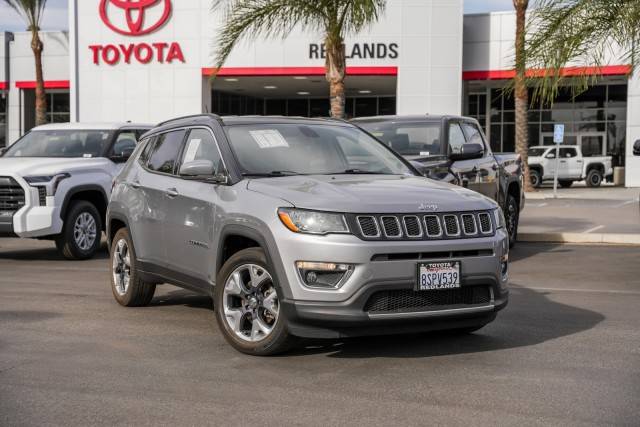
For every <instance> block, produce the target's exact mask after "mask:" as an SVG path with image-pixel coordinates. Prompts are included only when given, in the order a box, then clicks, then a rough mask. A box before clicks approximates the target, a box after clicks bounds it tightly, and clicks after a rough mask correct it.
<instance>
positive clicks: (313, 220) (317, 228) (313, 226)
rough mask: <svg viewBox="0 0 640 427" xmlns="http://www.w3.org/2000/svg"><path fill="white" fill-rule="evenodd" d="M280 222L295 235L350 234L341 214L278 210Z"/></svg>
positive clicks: (290, 209)
mask: <svg viewBox="0 0 640 427" xmlns="http://www.w3.org/2000/svg"><path fill="white" fill-rule="evenodd" d="M278 217H280V221H282V223H283V224H284V225H285V227H287V228H288V229H289V230H291V231H293V232H295V233H309V234H328V233H348V232H349V228H348V227H347V223H346V221H345V220H344V216H343V215H341V214H335V213H329V212H314V211H306V210H301V209H292V208H280V209H278Z"/></svg>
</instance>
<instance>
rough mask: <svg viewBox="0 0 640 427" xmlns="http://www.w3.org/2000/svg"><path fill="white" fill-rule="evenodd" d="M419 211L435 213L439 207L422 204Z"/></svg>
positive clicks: (432, 204) (433, 204)
mask: <svg viewBox="0 0 640 427" xmlns="http://www.w3.org/2000/svg"><path fill="white" fill-rule="evenodd" d="M418 209H420V210H421V211H427V212H435V211H437V210H438V205H436V204H435V203H420V205H419V206H418Z"/></svg>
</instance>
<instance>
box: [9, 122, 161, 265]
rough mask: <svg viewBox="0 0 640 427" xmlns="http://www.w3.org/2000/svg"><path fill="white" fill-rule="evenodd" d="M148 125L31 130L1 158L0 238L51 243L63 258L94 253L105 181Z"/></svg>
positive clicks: (107, 190)
mask: <svg viewBox="0 0 640 427" xmlns="http://www.w3.org/2000/svg"><path fill="white" fill-rule="evenodd" d="M150 128H151V126H149V125H135V124H132V123H121V124H85V123H59V124H49V125H44V126H38V127H36V128H34V129H32V130H31V131H29V132H28V133H27V134H25V135H24V136H23V137H22V138H20V139H19V140H18V141H16V142H15V143H14V144H13V145H11V146H9V147H6V148H3V149H2V153H0V154H2V157H1V158H0V237H26V238H36V239H49V240H54V241H55V243H56V247H57V248H58V250H59V251H60V253H61V254H62V255H63V256H65V257H66V258H68V259H87V258H91V257H92V256H93V255H94V254H95V252H96V251H97V250H98V248H99V247H100V240H101V236H102V231H103V229H104V224H105V221H104V218H105V214H106V211H107V203H108V200H109V194H110V192H111V183H112V180H113V178H114V177H115V175H116V174H117V173H118V172H119V171H120V170H121V169H122V166H123V164H124V162H125V161H126V160H127V159H128V157H129V155H131V153H132V152H133V150H134V149H135V146H136V143H137V139H138V138H139V137H140V136H141V135H142V134H143V133H144V132H146V131H147V130H149V129H150Z"/></svg>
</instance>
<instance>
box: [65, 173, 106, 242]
mask: <svg viewBox="0 0 640 427" xmlns="http://www.w3.org/2000/svg"><path fill="white" fill-rule="evenodd" d="M76 200H84V201H87V202H90V203H92V204H93V205H94V206H95V207H96V209H98V212H99V213H100V219H101V220H102V230H103V231H104V230H106V222H107V221H106V217H107V207H108V206H109V198H108V197H107V193H106V192H105V191H104V188H102V187H101V186H99V185H97V184H87V185H79V186H77V187H73V188H71V189H70V190H69V191H67V194H65V196H64V201H63V202H62V207H61V208H60V219H61V220H62V222H63V223H64V222H65V218H66V216H67V212H68V211H69V206H71V203H72V202H74V201H76Z"/></svg>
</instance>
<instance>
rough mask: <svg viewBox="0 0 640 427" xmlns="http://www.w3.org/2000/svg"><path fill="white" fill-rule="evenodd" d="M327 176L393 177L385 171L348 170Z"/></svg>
mask: <svg viewBox="0 0 640 427" xmlns="http://www.w3.org/2000/svg"><path fill="white" fill-rule="evenodd" d="M327 175H393V174H390V173H387V172H383V171H368V170H362V169H347V170H344V171H342V172H333V173H330V174H327Z"/></svg>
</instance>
